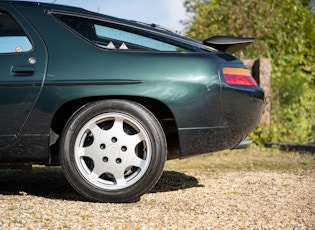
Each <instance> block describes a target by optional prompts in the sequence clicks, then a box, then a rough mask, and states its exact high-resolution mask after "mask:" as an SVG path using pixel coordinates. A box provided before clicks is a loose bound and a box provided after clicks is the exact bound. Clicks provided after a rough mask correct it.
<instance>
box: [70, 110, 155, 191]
mask: <svg viewBox="0 0 315 230" xmlns="http://www.w3.org/2000/svg"><path fill="white" fill-rule="evenodd" d="M151 146H152V145H151V140H150V138H149V135H148V132H147V130H146V129H145V128H144V127H143V125H142V124H141V123H140V122H139V121H138V120H136V119H135V118H133V117H130V116H128V115H126V114H123V113H104V114H101V115H98V116H96V117H94V118H92V119H91V120H89V121H88V122H87V123H86V124H85V125H84V126H83V127H82V128H81V130H80V131H79V133H78V135H77V138H76V141H75V147H74V156H75V163H76V166H77V168H78V170H79V172H80V174H81V175H82V176H83V177H84V178H85V179H86V181H87V182H88V183H90V184H92V185H94V186H96V187H97V188H100V189H107V190H117V189H123V188H126V187H129V186H131V185H133V184H135V183H136V182H137V181H139V180H140V179H141V178H142V177H143V175H144V174H145V172H146V171H147V169H148V167H149V164H150V161H151V156H152V147H151Z"/></svg>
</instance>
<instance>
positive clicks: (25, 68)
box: [11, 65, 35, 76]
mask: <svg viewBox="0 0 315 230" xmlns="http://www.w3.org/2000/svg"><path fill="white" fill-rule="evenodd" d="M34 71H35V67H34V66H31V65H18V66H12V67H11V73H13V75H15V76H29V75H31V74H32V73H34Z"/></svg>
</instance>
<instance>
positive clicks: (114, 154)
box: [108, 144, 120, 157]
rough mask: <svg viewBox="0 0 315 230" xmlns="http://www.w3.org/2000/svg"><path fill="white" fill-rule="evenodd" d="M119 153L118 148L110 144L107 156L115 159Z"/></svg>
mask: <svg viewBox="0 0 315 230" xmlns="http://www.w3.org/2000/svg"><path fill="white" fill-rule="evenodd" d="M119 153H120V150H119V146H118V145H114V144H111V145H110V146H109V148H108V154H109V155H110V156H112V157H117V156H118V155H119Z"/></svg>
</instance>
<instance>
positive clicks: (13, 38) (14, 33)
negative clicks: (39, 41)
mask: <svg viewBox="0 0 315 230" xmlns="http://www.w3.org/2000/svg"><path fill="white" fill-rule="evenodd" d="M31 49H32V44H31V42H30V40H29V39H28V38H27V36H26V34H25V33H24V31H23V30H22V29H21V27H20V26H19V25H18V24H17V23H16V22H15V20H14V19H13V18H12V17H11V16H10V15H9V14H7V13H6V12H4V11H0V53H13V52H27V51H30V50H31Z"/></svg>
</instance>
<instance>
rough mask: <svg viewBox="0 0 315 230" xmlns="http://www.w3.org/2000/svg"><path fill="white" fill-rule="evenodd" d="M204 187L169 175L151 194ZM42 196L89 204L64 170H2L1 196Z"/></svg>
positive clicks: (181, 175)
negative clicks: (69, 181)
mask: <svg viewBox="0 0 315 230" xmlns="http://www.w3.org/2000/svg"><path fill="white" fill-rule="evenodd" d="M193 187H202V185H200V184H199V183H198V180H197V179H196V178H195V177H192V176H187V175H186V174H184V173H179V172H174V171H165V172H164V173H163V175H162V177H161V179H160V181H159V182H158V183H157V185H156V186H155V187H154V188H153V189H152V190H151V191H150V193H159V192H170V191H177V190H180V189H188V188H193ZM23 194H29V195H32V196H40V197H45V198H48V199H60V200H74V201H87V200H86V199H84V198H83V197H82V196H81V195H79V194H78V193H77V192H76V191H75V190H74V189H73V188H72V187H71V186H70V185H69V183H68V182H67V180H66V178H65V177H64V175H63V172H62V170H61V169H60V168H33V169H32V170H0V195H23Z"/></svg>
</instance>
